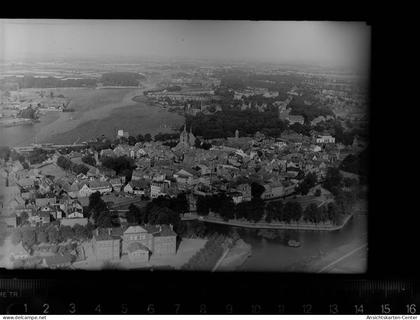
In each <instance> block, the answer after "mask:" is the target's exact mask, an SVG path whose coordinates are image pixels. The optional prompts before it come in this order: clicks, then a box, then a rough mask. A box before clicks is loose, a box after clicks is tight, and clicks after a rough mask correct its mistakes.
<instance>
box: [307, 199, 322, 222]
mask: <svg viewBox="0 0 420 320" xmlns="http://www.w3.org/2000/svg"><path fill="white" fill-rule="evenodd" d="M319 213H320V210H319V209H318V206H317V205H316V204H315V203H310V204H309V205H308V206H307V207H306V208H305V211H304V212H303V218H304V219H305V220H306V221H309V222H313V223H318V222H319V221H320V217H319Z"/></svg>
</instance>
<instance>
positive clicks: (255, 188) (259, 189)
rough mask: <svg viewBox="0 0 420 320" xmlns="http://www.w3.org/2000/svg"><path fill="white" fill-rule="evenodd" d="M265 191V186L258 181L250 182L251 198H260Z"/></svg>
mask: <svg viewBox="0 0 420 320" xmlns="http://www.w3.org/2000/svg"><path fill="white" fill-rule="evenodd" d="M264 191H265V188H264V187H263V186H262V185H260V184H259V183H256V182H252V183H251V195H252V198H253V199H260V198H261V195H262V193H263V192H264Z"/></svg>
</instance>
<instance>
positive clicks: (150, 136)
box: [144, 133, 152, 142]
mask: <svg viewBox="0 0 420 320" xmlns="http://www.w3.org/2000/svg"><path fill="white" fill-rule="evenodd" d="M144 141H145V142H150V141H152V135H151V134H150V133H146V134H145V135H144Z"/></svg>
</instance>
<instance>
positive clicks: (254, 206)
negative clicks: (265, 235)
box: [247, 198, 264, 222]
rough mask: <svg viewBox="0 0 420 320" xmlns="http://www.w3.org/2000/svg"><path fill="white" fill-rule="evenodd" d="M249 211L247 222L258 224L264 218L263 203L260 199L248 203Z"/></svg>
mask: <svg viewBox="0 0 420 320" xmlns="http://www.w3.org/2000/svg"><path fill="white" fill-rule="evenodd" d="M249 203H250V205H251V206H250V211H248V217H247V219H248V220H251V221H253V222H258V221H260V220H261V219H262V217H263V216H264V201H263V200H261V199H258V198H256V199H253V200H251V201H250V202H249Z"/></svg>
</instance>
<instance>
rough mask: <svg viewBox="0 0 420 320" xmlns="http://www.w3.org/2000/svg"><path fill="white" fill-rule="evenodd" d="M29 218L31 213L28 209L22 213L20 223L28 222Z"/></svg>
mask: <svg viewBox="0 0 420 320" xmlns="http://www.w3.org/2000/svg"><path fill="white" fill-rule="evenodd" d="M28 219H29V215H28V213H27V212H26V211H24V212H22V213H21V214H20V224H21V225H24V224H26V223H27V222H28Z"/></svg>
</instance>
